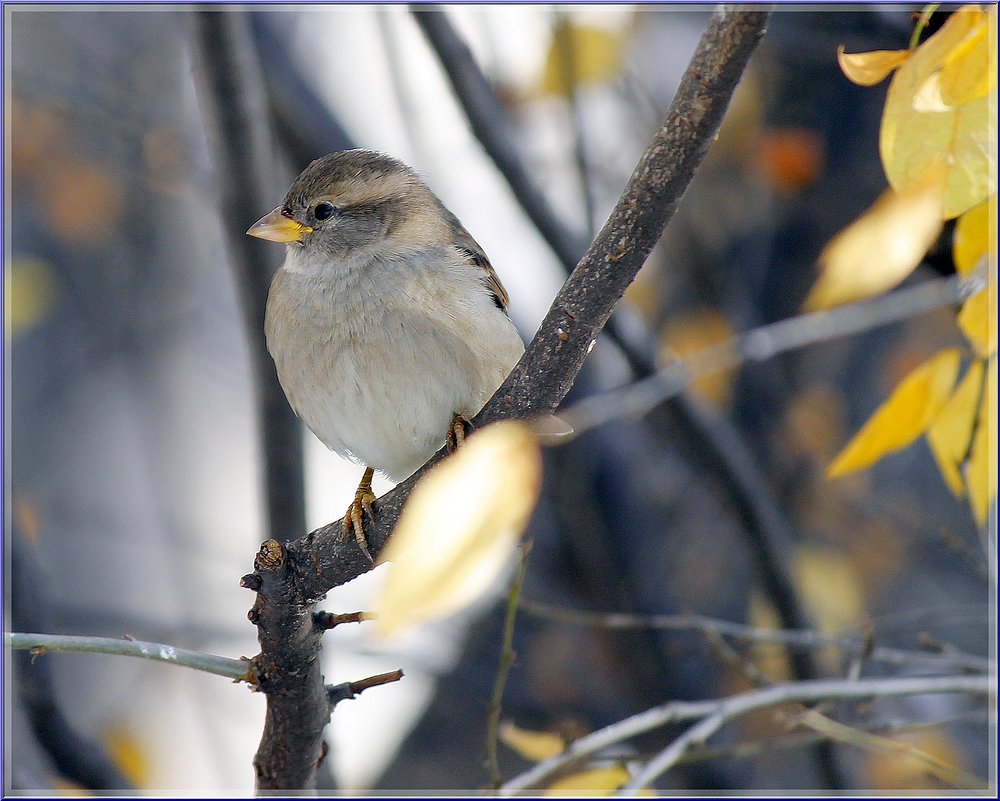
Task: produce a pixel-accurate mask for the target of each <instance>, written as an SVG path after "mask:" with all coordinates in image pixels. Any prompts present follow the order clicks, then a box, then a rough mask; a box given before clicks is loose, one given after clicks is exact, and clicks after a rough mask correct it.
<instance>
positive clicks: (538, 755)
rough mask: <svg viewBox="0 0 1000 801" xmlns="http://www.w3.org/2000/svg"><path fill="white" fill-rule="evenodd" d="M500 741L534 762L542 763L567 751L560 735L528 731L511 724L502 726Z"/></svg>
mask: <svg viewBox="0 0 1000 801" xmlns="http://www.w3.org/2000/svg"><path fill="white" fill-rule="evenodd" d="M500 739H501V740H502V741H503V743H504V744H505V745H507V746H508V747H510V748H513V749H514V750H515V751H517V753H519V754H520V755H521V756H523V757H524V758H525V759H530V760H531V761H532V762H541V761H542V760H544V759H549V758H551V757H554V756H556V755H557V754H561V753H562V752H563V751H565V750H566V743H565V742H564V741H563V738H562V737H560V736H559V735H558V734H553V733H552V732H548V731H528V730H527V729H522V728H520V727H519V726H515V725H514V724H513V723H510V722H507V723H503V724H501V726H500Z"/></svg>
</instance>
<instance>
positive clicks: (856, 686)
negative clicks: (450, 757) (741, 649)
mask: <svg viewBox="0 0 1000 801" xmlns="http://www.w3.org/2000/svg"><path fill="white" fill-rule="evenodd" d="M994 688H995V685H994V682H993V680H992V679H991V678H990V677H989V676H932V677H920V678H902V679H860V680H858V681H849V680H845V679H833V680H814V681H800V682H795V683H787V684H775V685H773V686H771V687H767V688H765V689H762V690H752V691H750V692H745V693H740V694H738V695H732V696H730V697H728V698H720V699H714V700H710V701H672V702H670V703H667V704H663V705H662V706H658V707H653V708H652V709H648V710H646V711H645V712H640V713H639V714H637V715H632V716H631V717H628V718H625V719H624V720H621V721H619V722H617V723H613V724H611V725H610V726H606V727H605V728H603V729H598V730H597V731H595V732H593V733H591V734H588V735H586V736H585V737H581V738H580V739H579V740H576V741H574V742H573V743H571V744H570V745H569V746H567V748H566V750H565V751H564V752H563V753H561V754H559V755H558V756H555V757H552V758H551V759H547V760H545V761H544V762H540V763H539V764H537V765H535V766H534V767H532V768H531V769H529V770H527V771H525V772H524V773H522V774H521V775H519V776H517V777H515V778H514V779H511V780H510V781H509V782H507V783H506V784H505V785H504V786H503V787H501V788H500V791H499V792H500V795H503V796H511V795H515V794H516V793H518V792H520V791H522V790H528V789H530V788H533V787H539V786H541V785H542V784H544V783H545V781H546V780H547V779H548V778H549V777H551V776H553V775H554V774H555V773H556V772H557V771H559V770H561V769H562V768H564V767H565V766H566V765H569V764H572V763H573V762H576V761H577V760H579V759H581V758H582V757H585V756H590V755H591V754H595V753H597V752H598V751H601V750H602V749H604V748H607V747H608V746H610V745H614V744H615V743H619V742H622V741H623V740H627V739H629V738H631V737H635V736H636V735H639V734H643V733H645V732H647V731H651V730H653V729H656V728H659V727H660V726H664V725H666V724H668V723H677V722H679V721H684V720H698V719H700V722H699V723H696V724H695V725H694V726H692V727H691V728H690V729H688V730H687V731H686V732H685V733H684V734H682V735H681V736H680V737H678V738H677V739H675V740H674V741H673V742H672V743H671V744H670V746H669V747H668V748H667V749H666V750H664V751H662V752H661V753H660V754H659V755H658V756H657V757H655V758H654V759H653V760H651V761H650V763H649V764H648V765H647V766H646V767H645V769H644V770H643V771H642V772H641V773H640V774H638V775H637V776H636V777H635V779H634V780H633V781H632V782H631V783H630V784H629V787H628V788H627V789H629V790H636V789H639V788H641V787H645V786H646V785H648V784H649V783H650V782H652V781H653V780H654V779H655V778H656V777H657V776H660V775H661V774H662V773H663V772H664V771H665V770H668V769H669V768H670V767H672V766H673V765H674V764H676V762H677V760H678V759H679V758H680V757H681V756H683V754H684V753H685V752H686V751H687V749H688V748H689V747H690V746H691V745H692V744H694V743H698V742H704V741H705V740H706V739H708V738H709V737H710V736H711V735H712V734H714V733H715V732H716V731H718V730H719V728H721V727H722V726H723V725H724V724H725V723H727V722H728V721H730V720H733V719H735V718H737V717H740V716H741V715H745V714H747V713H749V712H753V711H755V710H758V709H766V708H768V707H772V706H776V705H778V704H784V703H788V702H790V701H798V702H808V701H822V700H830V699H838V700H850V699H865V698H874V697H888V696H900V695H919V694H932V693H963V694H976V695H987V694H989V693H990V692H992V691H993V689H994Z"/></svg>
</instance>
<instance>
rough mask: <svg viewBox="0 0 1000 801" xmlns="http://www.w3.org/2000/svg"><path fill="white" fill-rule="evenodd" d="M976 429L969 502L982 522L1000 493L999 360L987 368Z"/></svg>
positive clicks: (992, 362)
mask: <svg viewBox="0 0 1000 801" xmlns="http://www.w3.org/2000/svg"><path fill="white" fill-rule="evenodd" d="M983 389H984V391H983V398H982V402H981V405H980V407H979V419H978V420H977V422H976V433H975V434H974V435H973V437H972V451H971V452H970V453H969V468H968V469H969V474H968V482H969V502H970V504H971V505H972V513H973V515H974V516H975V518H976V522H977V523H979V525H983V524H984V523H985V522H986V518H987V516H988V515H989V511H990V504H991V503H993V501H994V500H995V499H996V497H997V360H996V358H992V359H990V361H989V365H988V367H987V370H986V383H985V384H984V387H983Z"/></svg>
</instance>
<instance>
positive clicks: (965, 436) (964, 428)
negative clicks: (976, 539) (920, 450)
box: [927, 361, 983, 498]
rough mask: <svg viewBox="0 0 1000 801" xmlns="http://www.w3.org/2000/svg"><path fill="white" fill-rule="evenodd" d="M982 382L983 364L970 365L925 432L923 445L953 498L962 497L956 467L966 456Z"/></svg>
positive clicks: (962, 488)
mask: <svg viewBox="0 0 1000 801" xmlns="http://www.w3.org/2000/svg"><path fill="white" fill-rule="evenodd" d="M982 382H983V363H982V362H980V361H976V362H973V363H972V364H971V365H970V366H969V369H968V370H967V371H966V373H965V377H964V378H963V379H962V380H961V382H960V383H959V385H958V388H957V389H956V390H955V391H954V392H953V393H952V395H951V397H950V398H948V400H947V402H946V403H945V405H944V406H942V407H941V411H940V412H939V413H938V416H937V417H936V418H935V420H934V422H933V423H932V424H931V426H930V428H928V429H927V444H928V445H930V448H931V453H933V454H934V459H935V460H936V461H937V463H938V468H939V469H940V470H941V476H942V477H943V478H944V481H945V483H946V484H947V485H948V489H950V490H951V491H952V493H953V494H954V495H955V497H957V498H961V497H963V496H964V495H965V482H963V481H962V474H961V472H960V467H961V464H962V462H963V461H964V459H965V455H966V454H967V453H968V452H969V438H970V437H971V436H972V424H973V423H974V422H975V420H976V409H977V407H978V406H979V392H980V389H981V387H982Z"/></svg>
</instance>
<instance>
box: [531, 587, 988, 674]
mask: <svg viewBox="0 0 1000 801" xmlns="http://www.w3.org/2000/svg"><path fill="white" fill-rule="evenodd" d="M520 608H521V611H523V612H525V613H527V614H529V615H534V616H536V617H540V618H545V619H547V620H554V621H556V622H559V623H568V624H571V625H577V626H593V627H596V628H604V629H612V630H627V629H659V630H666V631H700V632H703V633H711V634H716V635H720V636H725V637H732V638H734V639H737V640H742V641H744V642H756V643H766V644H771V645H782V646H785V647H787V648H794V649H798V650H807V649H813V648H825V647H829V646H834V647H837V648H842V649H844V650H846V651H850V652H853V653H858V654H861V653H863V652H864V651H865V650H866V637H865V636H864V635H857V636H849V635H836V634H822V633H820V632H818V631H814V630H812V629H762V628H758V627H756V626H748V625H747V624H745V623H734V622H733V621H730V620H719V619H717V618H711V617H706V616H704V615H634V614H623V613H621V612H607V613H601V612H583V611H580V610H577V609H567V608H564V607H559V606H551V605H549V604H542V603H537V602H535V601H526V600H523V599H522V600H521V606H520ZM865 658H866V659H871V660H874V661H876V662H887V663H890V664H894V665H904V664H924V665H928V664H930V665H937V666H939V667H940V668H942V669H945V668H949V669H952V670H956V669H957V670H968V671H973V672H976V673H989V672H990V671H991V670H992V669H993V662H992V661H991V660H989V659H987V658H985V657H981V656H976V655H975V654H967V653H964V652H962V651H958V650H955V649H949V650H948V651H947V652H946V653H926V652H922V651H908V650H905V649H902V648H888V647H885V646H875V647H874V648H873V649H871V651H870V653H867V654H866V655H865Z"/></svg>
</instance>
